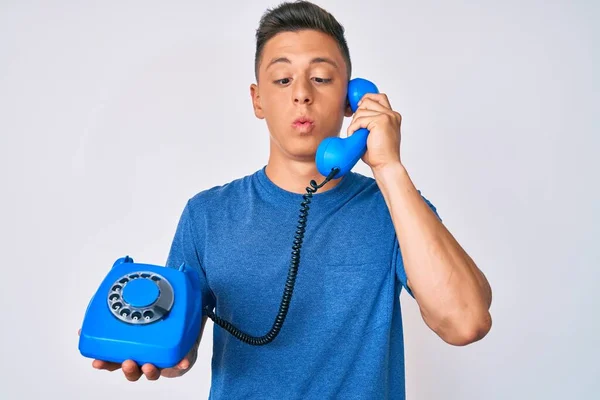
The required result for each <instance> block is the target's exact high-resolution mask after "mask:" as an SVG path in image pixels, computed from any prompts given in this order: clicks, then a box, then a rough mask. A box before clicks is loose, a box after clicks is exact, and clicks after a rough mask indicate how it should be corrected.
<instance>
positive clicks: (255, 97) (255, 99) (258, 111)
mask: <svg viewBox="0 0 600 400" xmlns="http://www.w3.org/2000/svg"><path fill="white" fill-rule="evenodd" d="M250 96H251V97H252V107H253V108H254V115H256V118H258V119H264V118H265V114H264V112H263V109H262V107H261V105H260V95H259V94H258V86H257V85H256V84H255V83H253V84H251V85H250Z"/></svg>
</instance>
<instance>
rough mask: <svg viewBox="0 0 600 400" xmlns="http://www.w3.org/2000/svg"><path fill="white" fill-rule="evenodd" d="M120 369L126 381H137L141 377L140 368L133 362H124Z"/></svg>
mask: <svg viewBox="0 0 600 400" xmlns="http://www.w3.org/2000/svg"><path fill="white" fill-rule="evenodd" d="M121 368H122V369H123V374H124V375H125V378H127V380H128V381H132V382H133V381H137V380H138V379H140V377H141V376H142V370H141V369H140V367H138V365H137V364H136V363H135V361H132V360H127V361H124V362H123V364H122V365H121Z"/></svg>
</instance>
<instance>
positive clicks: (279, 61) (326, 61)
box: [266, 57, 338, 69]
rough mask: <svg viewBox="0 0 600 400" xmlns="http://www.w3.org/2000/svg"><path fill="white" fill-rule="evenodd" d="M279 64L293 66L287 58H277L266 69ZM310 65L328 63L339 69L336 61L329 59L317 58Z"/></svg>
mask: <svg viewBox="0 0 600 400" xmlns="http://www.w3.org/2000/svg"><path fill="white" fill-rule="evenodd" d="M277 63H286V64H291V63H292V62H291V61H290V59H289V58H287V57H277V58H274V59H272V60H271V62H269V65H267V68H266V69H268V68H269V67H270V66H271V65H273V64H277ZM310 63H311V64H319V63H327V64H330V65H332V66H334V67H335V68H338V65H337V63H336V62H335V61H333V60H332V59H331V58H327V57H315V58H313V59H312V60H310Z"/></svg>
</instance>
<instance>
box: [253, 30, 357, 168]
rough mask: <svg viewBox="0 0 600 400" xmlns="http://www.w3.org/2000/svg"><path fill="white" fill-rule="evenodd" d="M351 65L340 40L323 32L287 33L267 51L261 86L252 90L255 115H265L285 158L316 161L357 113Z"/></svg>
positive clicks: (277, 145)
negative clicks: (350, 98) (351, 98)
mask: <svg viewBox="0 0 600 400" xmlns="http://www.w3.org/2000/svg"><path fill="white" fill-rule="evenodd" d="M347 86H348V75H347V69H346V63H345V62H344V59H343V57H342V53H341V51H340V50H339V48H338V46H337V43H336V41H335V40H334V39H333V38H331V37H330V36H328V35H326V34H323V33H321V32H317V31H310V30H305V31H299V32H283V33H280V34H278V35H276V36H274V37H273V38H271V39H270V40H269V41H268V42H267V43H266V45H265V46H264V49H263V54H262V61H261V63H260V67H259V71H258V86H257V85H254V84H253V85H251V88H250V91H251V95H252V101H253V106H254V113H255V115H256V116H257V117H258V118H261V119H263V118H264V119H265V120H266V122H267V126H268V129H269V132H270V135H271V141H272V143H273V144H274V145H275V146H271V147H272V151H280V152H281V153H282V154H283V155H284V157H286V158H288V159H294V160H311V159H312V160H314V157H315V153H316V151H317V147H318V146H319V143H321V141H322V140H323V139H324V138H326V137H329V136H337V135H338V134H339V131H340V129H341V126H342V123H343V119H344V116H345V115H346V116H351V115H352V112H351V111H350V108H349V107H348V104H347V101H346V96H347Z"/></svg>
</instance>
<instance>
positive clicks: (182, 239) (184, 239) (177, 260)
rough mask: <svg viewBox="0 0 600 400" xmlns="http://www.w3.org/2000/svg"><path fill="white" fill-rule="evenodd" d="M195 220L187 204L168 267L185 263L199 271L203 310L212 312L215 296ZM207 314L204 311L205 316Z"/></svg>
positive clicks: (173, 243) (178, 226)
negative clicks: (201, 252) (205, 265)
mask: <svg viewBox="0 0 600 400" xmlns="http://www.w3.org/2000/svg"><path fill="white" fill-rule="evenodd" d="M194 223H195V219H194V218H192V214H191V210H190V203H189V201H188V203H187V204H186V206H185V208H184V209H183V212H182V213H181V217H180V219H179V222H178V224H177V229H176V231H175V237H174V238H173V241H172V243H171V248H170V250H169V255H168V257H167V263H166V266H167V267H168V268H176V269H177V268H179V267H180V266H181V264H183V263H185V264H186V265H187V266H188V267H192V268H194V269H195V270H196V271H198V274H199V276H200V290H201V293H200V295H201V296H202V309H203V310H204V307H205V306H206V305H208V306H209V308H210V309H211V310H212V309H214V307H215V300H214V296H213V294H212V292H211V290H210V287H209V285H208V280H207V278H206V271H205V270H204V268H203V266H202V263H201V262H200V254H199V253H198V242H197V240H196V235H195V228H196V227H195V225H194ZM205 314H206V312H205V311H203V315H205Z"/></svg>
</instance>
